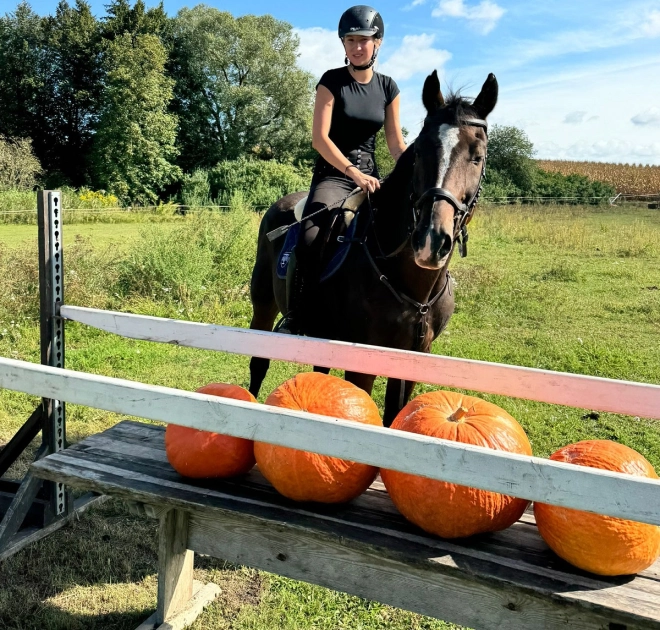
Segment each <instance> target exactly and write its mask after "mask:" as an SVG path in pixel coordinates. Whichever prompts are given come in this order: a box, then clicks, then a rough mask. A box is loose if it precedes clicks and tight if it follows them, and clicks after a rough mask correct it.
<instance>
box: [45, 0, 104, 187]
mask: <svg viewBox="0 0 660 630" xmlns="http://www.w3.org/2000/svg"><path fill="white" fill-rule="evenodd" d="M44 28H45V34H46V37H45V40H46V42H47V49H48V50H47V52H48V57H49V76H50V77H51V79H50V81H49V83H50V84H51V85H52V93H51V94H50V95H48V96H49V99H50V100H51V102H52V107H51V108H50V109H49V111H48V120H47V122H48V130H49V133H48V141H49V145H50V150H49V151H48V153H47V160H46V162H45V166H46V168H47V169H48V171H50V172H51V178H52V177H53V175H54V174H55V176H56V177H57V173H59V174H60V177H61V179H63V180H64V181H67V182H69V183H71V184H73V185H75V186H81V185H83V184H89V182H90V178H91V174H90V172H89V160H90V153H91V148H92V141H93V137H94V129H95V126H96V124H97V122H98V116H99V109H100V104H101V90H102V81H103V75H102V66H101V58H100V53H101V38H100V31H99V25H98V22H97V21H96V19H95V18H94V16H93V15H92V12H91V9H90V6H89V4H88V3H87V2H86V1H85V0H76V4H75V7H70V6H69V4H68V3H67V2H66V0H61V1H60V3H59V4H58V6H57V9H56V11H55V16H54V17H49V18H47V19H46V24H45V27H44Z"/></svg>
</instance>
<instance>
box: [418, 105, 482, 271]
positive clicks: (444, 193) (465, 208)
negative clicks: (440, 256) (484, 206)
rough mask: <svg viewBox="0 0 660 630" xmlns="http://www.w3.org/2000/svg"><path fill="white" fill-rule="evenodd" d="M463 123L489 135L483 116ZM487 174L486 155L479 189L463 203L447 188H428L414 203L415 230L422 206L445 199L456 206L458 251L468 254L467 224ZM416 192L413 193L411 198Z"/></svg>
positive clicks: (455, 233)
mask: <svg viewBox="0 0 660 630" xmlns="http://www.w3.org/2000/svg"><path fill="white" fill-rule="evenodd" d="M461 125H468V126H471V127H480V128H481V129H483V130H484V132H485V133H486V135H488V123H487V122H486V121H485V120H482V119H481V118H466V119H464V120H462V121H461ZM485 176H486V157H485V156H484V159H483V162H482V165H481V175H480V176H479V185H478V186H477V190H476V192H475V193H474V195H472V198H471V199H470V201H469V202H467V203H461V202H460V201H459V200H458V199H456V197H454V195H453V194H452V193H450V192H449V191H448V190H447V189H446V188H438V187H433V188H428V189H427V190H425V191H424V192H423V193H422V194H421V195H420V196H419V197H418V198H417V200H416V201H414V202H413V204H412V214H413V230H414V229H415V228H416V227H417V223H418V221H419V215H420V214H421V211H422V207H423V206H424V204H425V203H427V202H428V201H429V200H431V201H432V203H435V202H436V201H440V200H444V201H447V202H449V203H450V204H451V205H452V206H453V207H454V234H453V238H454V240H455V241H457V242H458V251H459V252H460V254H461V257H462V258H464V257H465V256H467V240H468V233H467V224H468V223H469V222H470V219H471V218H472V214H473V213H474V208H475V206H476V205H477V202H478V201H479V195H481V188H482V185H483V181H484V177H485ZM413 195H414V193H411V200H412V197H413Z"/></svg>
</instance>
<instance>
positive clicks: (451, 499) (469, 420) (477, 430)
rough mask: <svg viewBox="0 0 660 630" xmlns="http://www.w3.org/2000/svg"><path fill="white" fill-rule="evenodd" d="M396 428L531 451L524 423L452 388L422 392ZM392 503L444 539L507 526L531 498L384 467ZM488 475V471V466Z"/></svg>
mask: <svg viewBox="0 0 660 630" xmlns="http://www.w3.org/2000/svg"><path fill="white" fill-rule="evenodd" d="M392 428H393V429H395V430H399V431H409V432H410V433H418V434H420V435H428V436H431V437H436V438H442V439H444V440H453V441H454V442H463V443H465V444H473V445H475V446H484V447H487V448H493V449H497V450H501V451H507V452H509V453H520V454H522V455H531V454H532V447H531V445H530V443H529V440H528V439H527V435H525V432H524V430H523V428H522V427H521V426H520V425H519V424H518V423H517V422H516V421H515V420H514V419H513V418H512V417H511V416H510V415H509V414H508V413H507V412H506V411H504V409H500V407H498V406H497V405H493V404H492V403H489V402H486V401H485V400H482V399H481V398H476V397H474V396H465V395H463V394H457V393H454V392H448V391H435V392H429V393H426V394H422V395H420V396H418V397H417V398H415V399H414V400H412V401H411V402H410V403H408V405H407V406H406V407H404V408H403V409H402V410H401V411H400V412H399V414H398V415H397V417H396V418H395V419H394V422H393V423H392ZM380 474H381V477H382V479H383V483H384V484H385V487H386V488H387V492H388V493H389V495H390V497H391V498H392V501H393V502H394V505H396V507H397V509H398V510H399V511H400V512H401V513H402V514H403V515H404V516H405V517H406V518H407V519H408V520H409V521H411V522H413V523H415V525H418V526H419V527H421V528H422V529H423V530H425V531H427V532H429V533H431V534H435V535H437V536H441V537H443V538H460V537H464V536H472V535H473V534H479V533H483V532H494V531H498V530H500V529H505V528H507V527H509V526H510V525H512V524H513V523H515V522H516V521H517V520H518V519H519V518H520V517H521V515H522V513H523V512H524V511H525V508H526V507H527V505H528V503H529V502H528V501H526V500H524V499H517V498H515V497H510V496H508V495H504V494H499V493H497V492H489V491H486V490H478V489H477V488H471V487H468V486H461V485H458V484H454V483H447V482H444V481H436V480H433V479H428V478H425V477H420V476H417V475H410V474H407V473H402V472H397V471H394V470H386V469H381V471H380ZM484 474H487V471H484Z"/></svg>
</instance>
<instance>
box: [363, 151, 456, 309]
mask: <svg viewBox="0 0 660 630" xmlns="http://www.w3.org/2000/svg"><path fill="white" fill-rule="evenodd" d="M412 151H413V147H412V145H411V146H410V147H408V149H407V150H406V153H405V154H404V155H403V156H402V157H401V159H400V160H399V162H398V163H397V165H396V168H395V169H394V171H393V172H392V174H391V175H390V176H389V177H387V179H385V181H384V182H383V185H382V186H381V188H380V190H379V191H378V193H377V194H376V196H375V198H374V203H375V205H376V207H377V208H378V212H377V214H376V220H375V223H374V231H375V236H376V239H377V241H378V245H379V246H380V249H381V250H382V253H383V254H386V255H389V254H391V253H393V252H394V251H395V250H397V249H399V248H400V249H399V251H398V253H397V255H396V256H393V257H392V258H389V259H388V260H387V262H385V261H383V262H384V266H387V269H388V271H387V273H389V275H390V280H392V281H393V282H394V283H395V284H396V287H397V289H399V290H400V291H403V292H404V293H405V294H406V295H408V296H409V297H411V298H413V299H414V300H416V301H418V302H420V303H422V304H423V303H425V302H428V301H429V299H430V298H432V297H433V295H435V293H434V288H435V286H436V284H437V283H438V281H439V280H440V281H441V282H444V278H445V276H446V273H447V266H448V265H449V259H448V260H447V264H445V266H444V267H442V269H423V268H422V267H420V266H419V265H417V263H416V262H415V257H414V254H413V250H412V246H411V244H410V235H409V234H408V230H409V227H410V225H411V222H412V212H413V210H412V201H411V199H410V193H411V190H412V186H411V182H412V177H413V167H414V154H413V153H412ZM449 258H451V256H450V257H449Z"/></svg>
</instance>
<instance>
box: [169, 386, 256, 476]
mask: <svg viewBox="0 0 660 630" xmlns="http://www.w3.org/2000/svg"><path fill="white" fill-rule="evenodd" d="M197 392H198V393H200V394H210V395H211V396H221V397H223V398H234V399H236V400H245V401H248V402H254V403H256V402H257V400H256V398H255V397H254V396H253V395H252V394H251V393H250V392H249V391H247V390H246V389H243V388H242V387H239V386H238V385H230V384H228V383H210V384H209V385H205V386H204V387H200V388H199V389H198V390H197ZM165 452H166V453H167V459H168V461H169V462H170V464H172V467H173V468H174V470H176V471H177V472H178V473H179V474H180V475H183V476H184V477H193V478H196V479H203V478H207V477H235V476H236V475H242V474H244V473H247V472H248V471H249V470H250V469H251V468H252V467H253V466H254V463H255V460H254V442H253V441H252V440H245V439H243V438H237V437H232V436H231V435H222V434H220V433H212V432H211V431H199V430H198V429H191V428H190V427H181V426H179V425H176V424H168V425H167V429H165Z"/></svg>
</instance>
